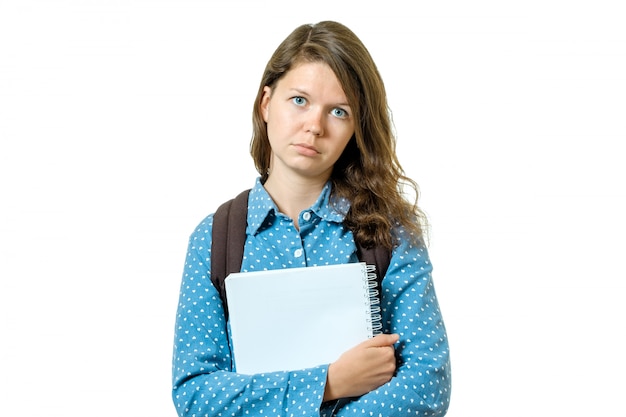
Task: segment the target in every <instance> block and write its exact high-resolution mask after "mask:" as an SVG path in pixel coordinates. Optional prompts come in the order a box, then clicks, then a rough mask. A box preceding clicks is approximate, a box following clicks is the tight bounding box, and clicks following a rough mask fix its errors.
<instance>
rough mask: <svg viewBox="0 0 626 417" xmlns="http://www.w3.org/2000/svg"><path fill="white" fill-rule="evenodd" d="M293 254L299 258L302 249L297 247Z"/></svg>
mask: <svg viewBox="0 0 626 417" xmlns="http://www.w3.org/2000/svg"><path fill="white" fill-rule="evenodd" d="M293 256H295V257H296V258H299V257H301V256H302V249H296V250H295V251H293Z"/></svg>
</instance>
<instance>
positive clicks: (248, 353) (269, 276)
mask: <svg viewBox="0 0 626 417" xmlns="http://www.w3.org/2000/svg"><path fill="white" fill-rule="evenodd" d="M367 268H368V267H367V265H366V264H365V263H362V262H361V263H350V264H340V265H327V266H318V267H307V268H289V269H278V270H270V271H257V272H241V273H233V274H230V275H229V276H228V277H227V278H226V281H225V285H226V297H227V300H228V310H229V314H230V327H231V334H232V343H233V355H234V360H235V366H236V371H237V372H239V373H243V374H257V373H264V372H272V371H283V370H290V371H291V370H299V369H304V368H310V367H314V366H317V365H322V364H327V363H331V362H334V361H335V360H336V359H337V358H338V357H339V356H340V355H341V354H342V353H343V352H345V351H346V350H348V349H350V348H351V347H353V346H355V345H356V344H358V343H360V342H362V341H364V340H366V339H367V338H370V337H372V335H373V330H372V313H371V310H370V288H369V287H370V285H369V282H370V281H369V279H373V278H372V277H373V275H372V274H370V275H369V276H368V272H367Z"/></svg>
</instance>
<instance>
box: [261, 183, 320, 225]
mask: <svg viewBox="0 0 626 417" xmlns="http://www.w3.org/2000/svg"><path fill="white" fill-rule="evenodd" d="M326 182H327V180H323V179H320V178H316V179H308V178H302V177H297V178H294V177H289V176H287V177H286V176H282V175H280V174H278V173H272V174H270V176H269V177H268V178H267V181H265V184H263V185H264V187H265V189H266V190H267V192H268V194H269V195H270V196H271V197H272V200H274V203H275V204H276V206H278V210H280V212H281V213H283V214H286V215H287V216H289V217H290V218H291V219H292V220H293V221H294V224H295V225H296V227H299V225H298V216H299V215H300V213H301V212H302V210H304V209H307V208H308V207H310V206H311V205H312V204H313V203H314V202H315V201H316V200H317V198H318V197H319V195H320V193H321V192H322V189H323V188H324V185H326Z"/></svg>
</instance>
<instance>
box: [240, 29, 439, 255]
mask: <svg viewBox="0 0 626 417" xmlns="http://www.w3.org/2000/svg"><path fill="white" fill-rule="evenodd" d="M303 61H304V62H324V63H326V64H327V65H328V66H329V67H330V68H331V69H332V70H333V72H334V73H335V75H336V76H337V78H338V80H339V82H340V83H341V86H342V87H343V90H344V92H345V94H346V97H347V99H348V104H349V105H350V108H351V110H352V114H353V117H354V119H355V121H356V122H355V127H354V128H355V132H354V135H353V136H352V138H351V139H350V141H349V143H348V145H347V146H346V149H345V150H344V152H343V154H342V155H341V156H340V158H339V160H338V161H337V163H336V164H335V166H334V168H333V172H332V174H331V181H332V185H333V187H332V195H333V198H334V197H343V198H346V199H347V200H348V201H350V209H349V211H348V212H347V213H345V214H346V217H345V220H344V224H345V225H346V226H347V227H348V228H349V229H350V230H351V231H352V232H353V234H354V237H355V239H356V240H358V241H359V242H360V243H361V244H362V245H364V246H366V247H372V246H375V245H382V246H384V247H386V248H388V249H391V248H392V247H393V245H394V230H396V226H402V227H404V228H405V229H406V230H407V231H408V232H409V234H410V235H411V236H412V237H413V239H414V241H415V242H416V243H423V242H424V241H425V240H424V237H425V232H426V226H427V219H426V216H425V214H424V213H423V211H422V210H421V209H420V208H419V207H418V205H417V200H418V195H419V190H418V186H417V184H416V183H415V182H414V181H413V180H412V179H410V178H408V177H407V176H406V175H405V172H404V170H403V169H402V167H401V165H400V162H399V161H398V157H397V155H396V137H395V134H394V131H393V122H392V117H391V111H390V109H389V107H388V104H387V94H386V91H385V86H384V83H383V80H382V78H381V76H380V73H379V72H378V68H377V67H376V64H375V63H374V60H373V59H372V57H371V55H370V53H369V51H368V50H367V48H366V47H365V45H363V43H362V42H361V40H360V39H359V38H358V37H357V36H356V35H355V34H354V33H353V32H352V31H351V30H350V29H349V28H347V27H346V26H344V25H342V24H341V23H337V22H332V21H323V22H319V23H317V24H306V25H302V26H300V27H298V28H296V29H295V30H294V31H293V32H292V33H291V34H290V35H289V36H288V37H287V38H286V39H285V40H284V41H283V42H282V43H281V44H280V45H279V46H278V48H277V49H276V51H275V52H274V54H273V55H272V57H271V58H270V60H269V62H268V63H267V66H266V67H265V71H264V73H263V77H262V79H261V83H260V85H259V91H258V94H257V97H256V101H255V103H254V110H253V134H252V140H251V143H250V153H251V155H252V158H253V159H254V163H255V166H256V169H257V171H258V172H259V174H260V175H261V181H262V182H265V180H266V179H267V176H268V169H269V165H270V156H271V152H272V150H271V147H270V143H269V140H268V136H267V126H266V123H265V121H264V120H263V117H262V113H261V107H260V103H261V98H262V97H263V88H264V87H265V86H269V87H271V88H274V86H275V84H276V83H277V82H278V80H280V79H281V77H283V76H284V75H285V74H286V73H287V72H288V71H289V70H290V69H291V68H293V67H294V66H295V64H297V63H299V62H303ZM407 187H408V188H410V190H409V191H410V192H409V193H406V191H407V190H406V188H407Z"/></svg>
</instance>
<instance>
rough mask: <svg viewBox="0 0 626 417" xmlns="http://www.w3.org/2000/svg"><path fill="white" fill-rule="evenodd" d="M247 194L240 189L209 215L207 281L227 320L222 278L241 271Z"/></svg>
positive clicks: (246, 221) (246, 215)
mask: <svg viewBox="0 0 626 417" xmlns="http://www.w3.org/2000/svg"><path fill="white" fill-rule="evenodd" d="M249 193H250V190H245V191H243V192H241V193H240V194H239V195H238V196H237V197H235V198H233V199H231V200H228V201H227V202H225V203H223V204H222V205H221V206H219V207H218V209H217V210H216V211H215V213H214V214H213V231H212V236H211V239H212V241H211V282H212V283H213V285H214V286H215V288H216V289H217V291H218V292H219V294H220V297H221V298H222V303H223V304H224V313H225V315H226V319H227V320H228V304H227V302H226V287H225V284H224V280H225V279H226V277H227V276H228V274H230V273H231V272H239V271H241V261H242V259H243V247H244V245H245V243H246V226H247V224H248V194H249Z"/></svg>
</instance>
